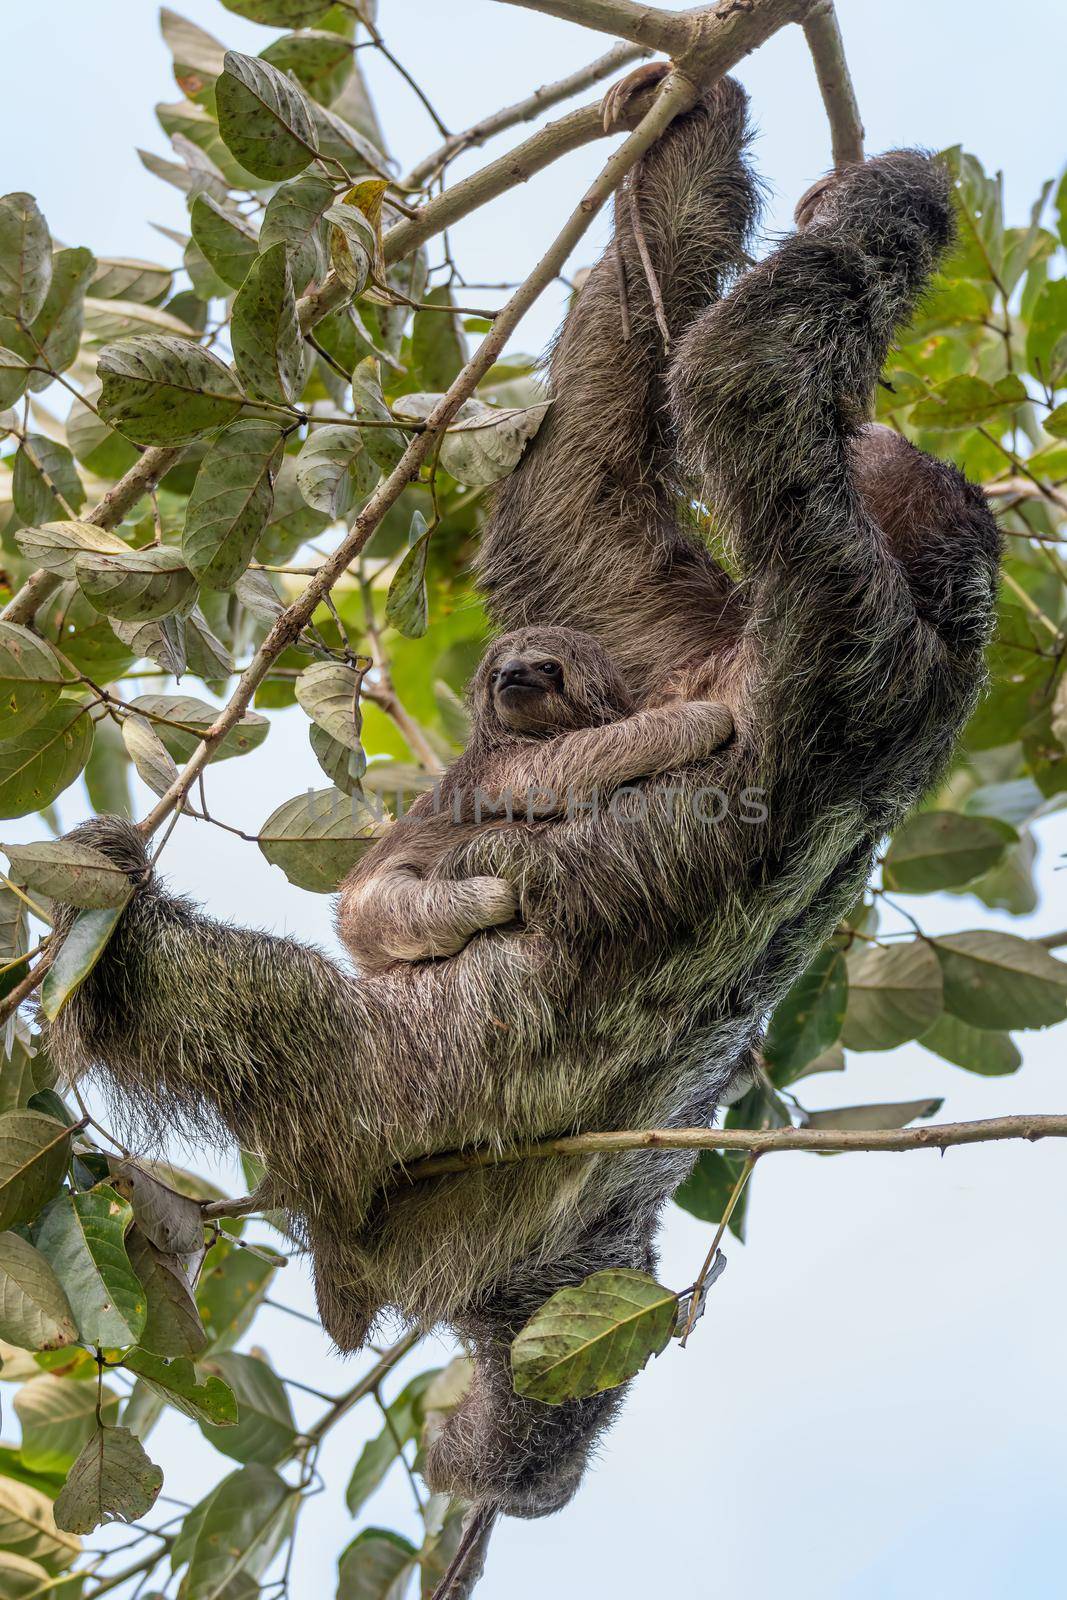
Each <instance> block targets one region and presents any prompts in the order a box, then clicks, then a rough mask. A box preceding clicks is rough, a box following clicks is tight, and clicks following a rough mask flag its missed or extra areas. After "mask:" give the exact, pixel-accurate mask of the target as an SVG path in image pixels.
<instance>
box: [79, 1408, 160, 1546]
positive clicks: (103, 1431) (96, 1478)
mask: <svg viewBox="0 0 1067 1600" xmlns="http://www.w3.org/2000/svg"><path fill="white" fill-rule="evenodd" d="M162 1487H163V1474H162V1472H161V1471H160V1469H159V1467H157V1466H156V1465H155V1463H154V1462H152V1461H150V1460H149V1459H148V1456H147V1455H146V1454H145V1449H144V1446H143V1445H142V1444H141V1442H140V1440H139V1439H137V1438H135V1436H134V1435H133V1434H132V1433H130V1432H129V1430H128V1429H126V1428H98V1429H97V1430H96V1432H95V1433H94V1435H93V1437H92V1438H91V1439H90V1440H89V1442H88V1444H87V1445H86V1446H85V1449H84V1450H83V1451H82V1453H81V1455H80V1456H79V1457H78V1459H77V1461H75V1463H74V1465H73V1466H72V1467H71V1469H70V1474H69V1476H68V1478H67V1481H66V1483H65V1484H64V1485H63V1488H62V1490H61V1492H60V1494H59V1497H58V1499H57V1500H56V1513H55V1514H56V1523H57V1525H58V1526H59V1527H61V1528H65V1529H67V1531H68V1532H70V1533H92V1531H93V1529H94V1528H100V1527H102V1526H103V1525H104V1524H105V1523H107V1522H136V1521H138V1520H139V1519H140V1518H141V1517H143V1516H145V1515H146V1514H147V1513H148V1512H149V1511H151V1509H152V1507H153V1506H154V1505H155V1503H156V1496H157V1495H158V1494H159V1491H160V1489H162Z"/></svg>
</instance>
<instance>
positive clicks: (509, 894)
mask: <svg viewBox="0 0 1067 1600" xmlns="http://www.w3.org/2000/svg"><path fill="white" fill-rule="evenodd" d="M469 885H470V888H471V890H472V891H473V893H474V895H475V897H476V905H477V908H478V913H479V917H480V919H481V920H480V926H481V927H483V928H499V927H500V926H501V924H502V923H505V922H511V921H512V920H513V918H514V917H516V916H517V915H518V911H519V897H518V895H517V893H516V892H515V888H514V886H513V885H512V884H510V883H509V882H508V881H507V879H506V878H471V879H469Z"/></svg>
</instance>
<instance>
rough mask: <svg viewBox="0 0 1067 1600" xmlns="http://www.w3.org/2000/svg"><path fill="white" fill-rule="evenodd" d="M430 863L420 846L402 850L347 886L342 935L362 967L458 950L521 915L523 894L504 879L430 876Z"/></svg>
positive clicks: (370, 970) (377, 969) (378, 968)
mask: <svg viewBox="0 0 1067 1600" xmlns="http://www.w3.org/2000/svg"><path fill="white" fill-rule="evenodd" d="M435 854H436V852H435ZM426 864H427V863H425V862H424V861H423V860H422V859H421V858H419V857H418V856H417V855H416V853H415V852H414V851H411V852H407V853H404V854H400V855H397V856H394V857H392V858H391V859H390V860H388V861H385V862H383V863H382V866H381V869H380V870H379V871H377V872H372V873H371V874H370V875H369V876H368V877H367V878H365V879H364V880H362V881H361V882H353V883H350V884H348V885H346V886H345V888H344V889H343V891H342V894H341V904H340V908H339V914H338V923H339V927H340V932H341V937H342V938H343V939H344V942H345V944H346V946H347V947H348V950H349V952H350V954H351V955H352V957H353V959H354V960H355V961H356V963H357V964H358V966H359V967H360V969H361V971H363V972H367V973H373V972H381V971H384V969H385V968H386V967H390V966H392V965H393V964H394V963H395V962H397V961H425V960H428V959H430V958H431V957H434V956H452V955H455V954H456V953H457V951H459V950H462V949H463V947H464V945H465V944H467V942H468V941H469V940H470V939H471V938H472V937H473V936H474V934H476V933H477V932H479V930H480V929H482V928H495V927H499V926H500V924H501V923H504V922H510V921H511V919H512V918H513V917H514V916H515V914H516V911H517V908H518V897H517V895H516V894H515V891H514V889H513V888H512V887H511V884H510V883H507V882H506V881H505V880H504V879H503V878H462V879H457V880H455V881H448V880H444V879H440V880H437V879H435V880H429V879H426V878H424V877H422V876H421V873H422V870H423V869H424V867H425V866H426Z"/></svg>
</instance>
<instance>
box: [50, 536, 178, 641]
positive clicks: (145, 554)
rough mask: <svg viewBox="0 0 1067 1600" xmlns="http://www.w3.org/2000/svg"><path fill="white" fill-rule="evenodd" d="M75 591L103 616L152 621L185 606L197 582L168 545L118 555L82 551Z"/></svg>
mask: <svg viewBox="0 0 1067 1600" xmlns="http://www.w3.org/2000/svg"><path fill="white" fill-rule="evenodd" d="M74 571H75V575H76V577H77V579H78V586H79V588H80V589H81V591H82V593H83V594H84V595H85V597H86V599H87V600H88V601H89V603H90V604H91V605H93V606H95V607H96V609H97V611H100V612H102V613H103V614H104V615H105V616H109V617H117V618H119V620H120V621H123V622H152V621H155V619H156V618H157V617H165V616H166V615H167V613H168V612H171V611H177V610H178V609H179V608H181V607H184V606H186V605H187V604H188V602H189V601H190V600H191V598H192V596H193V595H195V593H196V579H195V578H194V576H193V574H192V573H191V572H190V571H189V568H188V567H187V566H186V565H185V562H184V561H183V560H182V558H181V556H180V555H179V554H178V552H177V550H175V549H174V548H173V546H171V545H165V544H164V545H150V546H148V547H147V548H146V549H144V550H127V551H125V553H124V554H123V555H121V556H119V555H101V554H98V553H97V552H96V551H86V552H85V553H84V554H82V555H80V556H76V557H75V558H74Z"/></svg>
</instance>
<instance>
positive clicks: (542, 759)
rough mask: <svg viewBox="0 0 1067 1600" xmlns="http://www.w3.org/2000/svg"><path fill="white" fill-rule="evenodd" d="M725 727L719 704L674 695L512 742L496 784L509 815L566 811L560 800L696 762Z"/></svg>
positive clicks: (729, 726)
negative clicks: (591, 724)
mask: <svg viewBox="0 0 1067 1600" xmlns="http://www.w3.org/2000/svg"><path fill="white" fill-rule="evenodd" d="M733 731H734V719H733V717H732V715H731V714H730V711H729V709H728V708H727V707H726V706H724V705H720V704H718V703H717V702H715V701H710V700H692V701H682V700H679V701H675V702H673V703H671V704H669V705H665V706H656V707H655V708H653V709H651V710H648V711H638V712H636V713H635V714H634V715H633V716H632V717H623V718H622V719H621V720H620V721H618V722H611V723H609V724H608V725H607V726H606V727H603V728H583V729H581V730H579V731H578V732H575V733H562V734H557V735H556V737H555V738H554V739H549V740H547V741H546V742H545V743H544V744H529V745H520V746H519V747H518V748H517V750H516V751H515V752H514V753H512V754H510V755H509V756H508V761H507V767H506V770H505V771H504V773H503V774H502V782H501V787H502V788H504V789H505V790H507V791H508V792H510V794H511V795H512V796H513V797H514V810H515V813H516V815H532V816H538V817H545V816H555V815H558V814H566V812H567V809H568V805H569V804H570V803H571V802H572V801H579V800H581V798H582V797H584V796H589V795H592V794H599V795H600V796H606V795H609V794H610V793H611V792H612V791H613V790H615V789H617V788H618V787H619V786H620V785H621V784H626V783H633V782H635V781H636V780H637V779H639V778H650V777H654V776H655V775H656V774H657V773H661V772H671V771H673V770H674V769H675V768H678V767H684V766H688V764H689V763H690V762H692V761H701V760H703V759H705V758H706V757H707V756H710V755H713V754H714V752H715V751H716V750H718V749H720V748H721V747H722V746H723V745H724V744H725V743H726V742H727V740H728V739H729V738H730V737H731V735H732V733H733Z"/></svg>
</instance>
